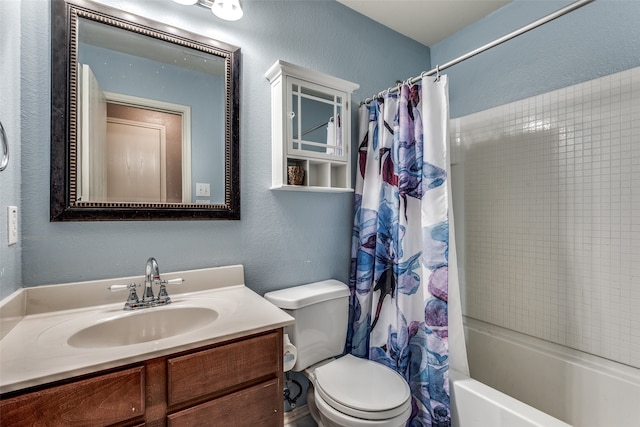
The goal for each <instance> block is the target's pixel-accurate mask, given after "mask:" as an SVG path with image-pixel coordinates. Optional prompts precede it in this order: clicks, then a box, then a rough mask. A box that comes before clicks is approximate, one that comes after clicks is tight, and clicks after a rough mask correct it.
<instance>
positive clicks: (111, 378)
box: [0, 366, 145, 427]
mask: <svg viewBox="0 0 640 427" xmlns="http://www.w3.org/2000/svg"><path fill="white" fill-rule="evenodd" d="M144 386H145V376H144V367H142V366H140V367H135V368H131V369H126V370H123V371H119V372H114V373H110V374H105V375H100V376H97V377H94V378H89V379H85V380H80V381H76V382H74V383H69V384H65V385H60V386H56V387H51V388H48V389H46V390H42V391H34V392H32V393H27V394H24V395H21V396H16V397H12V398H9V399H3V400H2V401H0V413H1V414H2V425H6V426H12V427H18V426H33V425H46V426H65V427H72V426H99V425H109V424H114V423H118V422H122V421H126V420H129V419H132V418H135V417H139V416H141V415H143V414H144V411H145V400H144Z"/></svg>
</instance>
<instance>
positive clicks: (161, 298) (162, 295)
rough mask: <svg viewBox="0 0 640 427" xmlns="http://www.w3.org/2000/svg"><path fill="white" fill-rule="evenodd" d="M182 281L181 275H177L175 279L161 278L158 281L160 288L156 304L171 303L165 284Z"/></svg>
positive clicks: (175, 283)
mask: <svg viewBox="0 0 640 427" xmlns="http://www.w3.org/2000/svg"><path fill="white" fill-rule="evenodd" d="M182 283H184V279H182V278H181V277H179V278H177V279H170V280H161V281H160V290H159V291H158V299H157V303H158V304H170V303H171V298H169V294H168V293H167V288H166V285H181V284H182Z"/></svg>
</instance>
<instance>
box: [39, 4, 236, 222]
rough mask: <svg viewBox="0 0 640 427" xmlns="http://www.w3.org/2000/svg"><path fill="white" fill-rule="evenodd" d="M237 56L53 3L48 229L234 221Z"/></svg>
mask: <svg viewBox="0 0 640 427" xmlns="http://www.w3.org/2000/svg"><path fill="white" fill-rule="evenodd" d="M239 85H240V48H238V47H235V46H232V45H229V44H226V43H223V42H220V41H217V40H213V39H209V38H207V37H204V36H201V35H198V34H193V33H190V32H188V31H185V30H182V29H178V28H173V27H169V26H168V25H165V24H161V23H158V22H154V21H151V20H149V19H146V18H142V17H138V16H133V15H131V14H128V13H125V12H123V11H120V10H118V9H113V8H110V7H107V6H104V5H102V4H98V3H92V2H90V1H85V0H53V1H52V2H51V212H50V219H51V221H117V220H196V219H240V171H239V168H240V158H239V154H240V153H239V90H240V87H239Z"/></svg>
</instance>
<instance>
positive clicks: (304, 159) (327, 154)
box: [265, 61, 360, 191]
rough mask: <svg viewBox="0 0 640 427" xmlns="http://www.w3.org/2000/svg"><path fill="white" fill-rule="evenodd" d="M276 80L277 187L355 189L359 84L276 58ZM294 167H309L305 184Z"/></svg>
mask: <svg viewBox="0 0 640 427" xmlns="http://www.w3.org/2000/svg"><path fill="white" fill-rule="evenodd" d="M265 77H266V78H267V79H268V80H269V82H270V83H271V140H272V142H271V143H272V186H271V189H273V190H276V189H277V190H297V191H353V189H352V188H351V167H350V145H351V94H352V93H353V91H354V90H356V89H358V87H360V86H359V85H358V84H356V83H352V82H349V81H346V80H342V79H339V78H337V77H333V76H329V75H327V74H323V73H320V72H317V71H313V70H309V69H306V68H303V67H300V66H297V65H293V64H289V63H287V62H284V61H277V62H276V63H275V64H273V66H272V67H271V68H269V70H268V71H267V73H266V74H265ZM289 167H298V168H302V169H303V170H304V178H303V179H302V181H301V182H299V183H296V182H292V181H291V180H290V179H289V178H288V170H289Z"/></svg>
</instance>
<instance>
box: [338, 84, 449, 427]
mask: <svg viewBox="0 0 640 427" xmlns="http://www.w3.org/2000/svg"><path fill="white" fill-rule="evenodd" d="M447 98H448V89H447V79H446V76H441V77H440V79H439V80H438V81H434V79H433V78H428V77H427V78H424V79H423V81H422V85H414V86H408V85H403V86H402V87H401V90H400V91H399V93H398V94H389V93H387V94H386V95H385V96H384V98H382V99H377V100H374V101H372V102H371V103H369V104H368V105H363V106H361V107H360V114H359V115H360V117H359V118H360V123H359V128H360V129H359V148H358V169H357V173H356V175H357V176H356V194H355V215H354V227H353V236H352V259H351V277H350V283H349V286H350V288H351V302H350V325H349V326H350V328H349V335H348V338H347V350H348V351H349V352H350V353H352V354H354V355H356V356H359V357H364V358H369V359H372V360H375V361H377V362H380V363H382V364H384V365H386V366H389V367H391V368H392V369H394V370H396V371H397V372H399V373H400V374H401V375H403V376H404V378H405V379H406V380H407V382H408V384H409V386H410V388H411V394H412V414H411V418H410V419H409V421H408V422H407V426H431V427H443V426H449V425H450V405H449V383H448V370H449V357H448V315H447V312H448V310H447V308H448V306H447V302H448V248H449V244H448V243H449V222H448V198H447V185H448V181H447V175H446V161H447V153H446V147H447V137H448V136H447V134H446V133H447V131H448V124H447V123H448V120H449V117H448V115H449V113H448V99H447Z"/></svg>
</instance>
